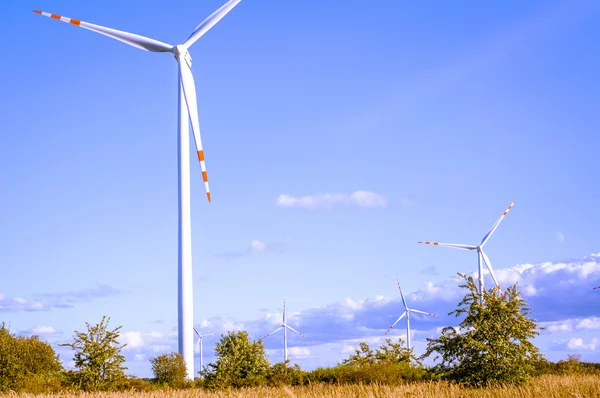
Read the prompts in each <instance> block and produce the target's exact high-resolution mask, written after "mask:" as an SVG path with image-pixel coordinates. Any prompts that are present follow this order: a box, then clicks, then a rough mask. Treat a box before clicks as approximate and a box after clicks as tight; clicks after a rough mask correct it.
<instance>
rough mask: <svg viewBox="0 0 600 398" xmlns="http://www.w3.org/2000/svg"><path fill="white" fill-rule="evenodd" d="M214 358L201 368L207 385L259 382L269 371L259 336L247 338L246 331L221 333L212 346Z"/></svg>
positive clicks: (264, 378) (244, 384) (222, 385)
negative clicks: (205, 367)
mask: <svg viewBox="0 0 600 398" xmlns="http://www.w3.org/2000/svg"><path fill="white" fill-rule="evenodd" d="M215 355H216V357H217V360H216V362H215V363H214V364H212V363H211V364H209V365H208V369H206V370H203V371H202V372H201V374H202V375H203V376H204V378H205V380H204V385H205V386H207V387H209V388H226V387H245V386H256V385H262V384H264V383H265V381H266V377H267V375H268V374H269V361H268V360H267V358H266V357H265V348H264V346H263V344H262V341H261V340H258V341H250V337H249V336H248V332H246V331H239V332H228V333H227V334H226V335H221V340H220V342H219V343H218V344H217V345H216V347H215Z"/></svg>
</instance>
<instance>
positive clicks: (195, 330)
mask: <svg viewBox="0 0 600 398" xmlns="http://www.w3.org/2000/svg"><path fill="white" fill-rule="evenodd" d="M194 332H196V334H197V335H198V337H202V336H200V333H198V330H197V329H196V328H194Z"/></svg>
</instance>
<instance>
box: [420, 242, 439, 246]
mask: <svg viewBox="0 0 600 398" xmlns="http://www.w3.org/2000/svg"><path fill="white" fill-rule="evenodd" d="M417 243H420V244H422V245H435V246H437V245H439V244H440V242H417Z"/></svg>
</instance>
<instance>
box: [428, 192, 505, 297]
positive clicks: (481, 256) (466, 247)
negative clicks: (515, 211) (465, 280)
mask: <svg viewBox="0 0 600 398" xmlns="http://www.w3.org/2000/svg"><path fill="white" fill-rule="evenodd" d="M516 202H517V201H516V200H515V201H513V202H512V203H511V204H510V206H508V209H506V211H505V212H504V213H502V215H501V216H500V218H499V219H498V221H496V223H494V225H492V228H490V230H489V231H488V232H487V234H485V236H484V237H483V239H482V240H481V243H480V244H479V245H478V246H473V245H462V244H456V243H440V242H418V243H421V244H425V245H434V246H445V247H451V248H453V249H459V250H476V251H477V267H478V268H477V269H478V279H479V293H480V296H479V302H480V303H482V302H483V289H484V284H483V266H482V265H481V262H482V260H483V262H485V265H486V266H487V269H488V270H489V271H490V275H492V279H493V280H494V283H495V284H496V288H497V289H498V291H501V290H500V284H499V283H498V280H497V279H496V275H494V270H493V269H492V263H491V262H490V259H489V257H488V256H487V254H485V252H484V251H483V246H484V245H485V244H486V243H487V241H488V240H490V238H491V237H492V234H493V233H494V231H496V228H498V225H500V223H501V222H502V220H503V219H504V217H506V215H507V214H508V212H509V211H510V209H512V207H513V206H514V205H515V203H516Z"/></svg>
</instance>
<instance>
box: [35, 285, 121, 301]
mask: <svg viewBox="0 0 600 398" xmlns="http://www.w3.org/2000/svg"><path fill="white" fill-rule="evenodd" d="M121 293H124V291H123V290H119V289H115V288H114V287H112V286H110V285H106V284H101V283H97V284H96V286H95V287H91V288H86V289H79V290H72V291H68V292H58V293H40V294H36V295H35V296H34V297H35V298H36V299H38V300H41V301H46V302H50V303H51V306H53V307H60V306H63V307H71V306H72V304H73V303H79V302H90V301H92V300H94V299H97V298H103V297H109V296H114V295H117V294H121Z"/></svg>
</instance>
